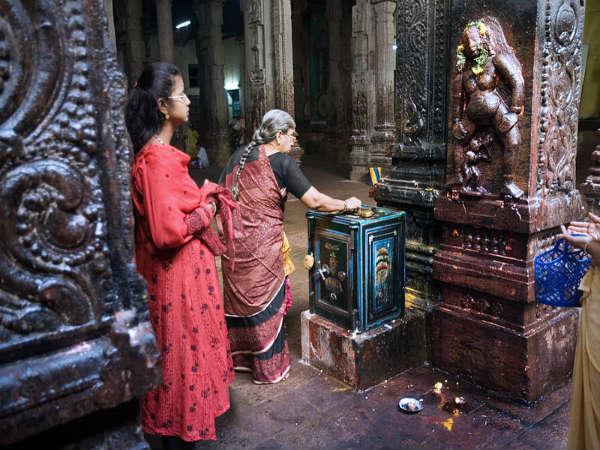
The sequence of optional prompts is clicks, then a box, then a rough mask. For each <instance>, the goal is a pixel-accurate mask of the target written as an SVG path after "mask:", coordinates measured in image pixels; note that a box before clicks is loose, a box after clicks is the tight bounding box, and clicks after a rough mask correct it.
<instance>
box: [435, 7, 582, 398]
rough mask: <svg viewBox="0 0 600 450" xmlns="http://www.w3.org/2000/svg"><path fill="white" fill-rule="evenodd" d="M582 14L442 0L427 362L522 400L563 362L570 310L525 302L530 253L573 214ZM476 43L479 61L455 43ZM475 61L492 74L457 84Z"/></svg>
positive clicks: (572, 336) (569, 344)
mask: <svg viewBox="0 0 600 450" xmlns="http://www.w3.org/2000/svg"><path fill="white" fill-rule="evenodd" d="M516 16H518V17H519V23H518V24H516V23H515V17H516ZM583 16H584V8H583V6H581V3H580V2H571V1H569V0H537V1H531V2H525V3H524V2H522V1H520V0H507V1H504V2H501V3H500V2H496V3H490V2H487V1H485V0H461V1H456V2H453V3H452V12H451V20H450V23H451V24H453V26H452V30H451V35H450V45H451V47H450V48H451V49H452V60H451V64H450V70H449V74H450V79H451V80H452V83H451V87H450V90H449V91H450V96H449V98H450V99H452V107H451V108H450V114H449V118H448V123H449V125H450V126H451V131H452V138H451V139H449V142H448V158H447V161H448V163H447V180H450V182H449V183H448V184H447V186H446V192H445V194H444V195H440V196H439V197H438V198H437V200H436V202H435V218H436V219H438V220H439V221H440V223H441V227H442V237H441V244H440V250H439V251H438V252H437V253H436V255H435V259H434V264H433V270H434V277H435V278H436V279H437V280H439V281H440V283H441V291H442V300H441V303H440V304H439V306H436V308H435V309H434V311H433V314H432V320H431V332H432V333H431V353H432V357H431V361H432V363H433V364H434V365H435V366H437V367H440V368H442V369H443V370H446V371H449V372H452V373H459V374H462V375H464V376H465V377H466V378H468V379H470V380H472V381H474V382H475V383H477V384H479V385H481V386H484V387H486V388H488V389H490V390H492V391H494V392H495V393H497V394H499V395H503V396H506V397H509V398H511V399H513V400H519V401H523V402H531V401H534V400H536V399H538V398H539V397H540V396H541V395H543V394H544V393H547V392H549V391H551V390H553V389H555V388H556V387H558V386H560V385H562V384H564V383H565V382H566V381H567V380H568V377H569V375H570V372H571V369H572V365H573V354H574V348H575V342H576V338H577V331H576V324H577V314H578V312H577V310H576V309H575V308H551V307H547V306H544V305H541V304H537V303H536V300H535V284H534V274H533V259H534V257H535V256H536V255H537V254H538V253H539V252H540V251H542V250H544V249H546V248H548V247H549V246H550V245H552V244H553V242H554V240H555V238H556V234H557V233H558V232H559V230H560V229H559V225H560V224H562V223H566V222H569V221H571V220H573V219H576V218H578V217H581V215H582V213H583V206H582V201H581V197H580V194H579V192H578V191H577V189H576V188H575V156H576V144H577V123H578V109H579V98H580V91H581V34H582V30H583ZM472 21H475V25H473V26H470V25H469V26H468V25H467V24H469V23H472ZM477 41H480V42H479V43H477ZM461 44H462V45H463V47H460V45H461ZM480 45H484V46H486V45H487V46H488V47H489V49H490V51H491V52H493V54H494V56H493V59H491V58H488V59H487V63H486V64H485V65H484V66H481V67H480V66H479V65H478V63H477V62H476V61H474V58H473V56H470V55H469V50H468V49H469V47H470V46H473V47H474V48H478V47H479V46H480ZM478 54H479V57H480V58H481V57H483V58H484V59H485V53H483V52H478ZM463 57H464V59H463ZM480 69H481V70H480ZM478 72H480V73H481V74H482V75H481V76H482V77H484V78H483V79H485V78H487V79H491V78H490V77H494V78H493V79H494V80H495V81H494V82H493V83H491V84H488V85H487V88H485V89H486V90H485V92H486V96H485V97H478V96H477V92H481V91H472V90H470V89H465V87H469V86H470V85H472V83H473V81H475V82H478V80H483V79H482V78H477V77H479V75H475V74H477V73H478ZM474 73H475V74H474ZM480 86H481V85H480ZM496 100H498V102H497V103H494V102H495V101H496ZM495 105H497V107H498V109H497V110H495ZM492 110H495V115H494V117H493V118H491V119H490V121H488V120H487V118H489V117H490V116H489V115H487V111H492Z"/></svg>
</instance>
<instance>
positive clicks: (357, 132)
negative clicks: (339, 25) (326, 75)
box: [350, 0, 375, 181]
mask: <svg viewBox="0 0 600 450" xmlns="http://www.w3.org/2000/svg"><path fill="white" fill-rule="evenodd" d="M371 17H372V11H371V5H370V4H369V0H357V2H356V5H354V6H353V7H352V137H351V138H350V145H351V152H350V163H351V164H352V170H351V172H350V178H352V179H353V180H362V181H364V180H366V178H367V177H368V173H369V150H370V147H371V138H370V132H371V129H372V126H373V115H374V108H373V103H374V102H373V99H374V98H375V92H374V88H373V71H372V70H371V68H370V67H369V54H370V50H371V47H372V44H371V45H370V41H369V31H370V25H371Z"/></svg>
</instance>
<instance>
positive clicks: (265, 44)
mask: <svg viewBox="0 0 600 450" xmlns="http://www.w3.org/2000/svg"><path fill="white" fill-rule="evenodd" d="M242 10H243V13H244V36H245V40H244V43H245V46H246V52H245V55H246V63H245V67H246V75H245V78H246V86H247V89H246V93H245V96H246V102H245V103H246V106H245V109H246V112H245V114H246V134H247V138H248V139H250V138H251V136H252V133H253V132H254V130H255V129H256V128H257V127H258V126H259V125H260V122H261V119H262V117H263V115H264V114H265V113H266V112H267V111H269V110H270V109H273V108H277V109H282V110H284V111H287V112H288V113H290V114H291V115H292V116H293V115H294V114H295V111H294V109H295V107H294V59H293V58H294V55H293V45H292V7H291V2H290V0H264V1H258V0H245V1H243V2H242ZM292 155H293V156H294V157H295V158H296V159H297V160H299V159H300V157H301V155H302V149H301V148H300V147H296V148H295V149H294V150H293V151H292Z"/></svg>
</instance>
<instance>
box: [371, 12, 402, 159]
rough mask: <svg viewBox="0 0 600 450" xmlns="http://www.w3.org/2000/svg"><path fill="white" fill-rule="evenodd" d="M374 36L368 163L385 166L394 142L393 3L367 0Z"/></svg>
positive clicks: (394, 41) (394, 40)
mask: <svg viewBox="0 0 600 450" xmlns="http://www.w3.org/2000/svg"><path fill="white" fill-rule="evenodd" d="M371 3H372V4H373V19H374V25H375V29H374V35H375V36H374V37H375V68H374V69H375V102H376V103H375V105H376V107H375V132H374V133H373V136H372V142H373V147H372V149H371V155H370V158H369V160H370V163H371V165H374V166H384V167H388V166H390V164H391V160H390V158H389V156H388V151H389V146H390V145H391V143H393V142H394V138H395V127H394V69H395V67H394V65H395V55H394V53H395V51H394V45H395V43H396V39H395V28H396V27H395V24H394V11H395V9H396V2H395V1H390V0H371Z"/></svg>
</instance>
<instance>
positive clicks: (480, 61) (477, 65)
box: [456, 20, 490, 75]
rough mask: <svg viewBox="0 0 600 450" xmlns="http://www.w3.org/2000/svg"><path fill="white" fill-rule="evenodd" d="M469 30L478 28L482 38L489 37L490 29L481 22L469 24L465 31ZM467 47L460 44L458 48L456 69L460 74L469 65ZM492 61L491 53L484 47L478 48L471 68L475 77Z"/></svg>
mask: <svg viewBox="0 0 600 450" xmlns="http://www.w3.org/2000/svg"><path fill="white" fill-rule="evenodd" d="M469 28H477V29H478V30H479V35H480V36H481V37H485V36H487V33H488V29H487V27H486V26H485V24H484V23H483V22H482V21H481V20H476V21H473V22H469V24H468V25H467V26H466V27H465V31H466V30H468V29H469ZM464 50H465V46H464V44H460V45H459V46H458V47H456V68H457V69H458V71H459V72H462V71H463V70H464V68H465V65H466V64H467V58H466V56H465V53H464ZM488 59H490V52H489V50H488V49H487V48H485V47H484V46H483V45H479V46H478V47H477V56H475V58H473V66H472V67H471V72H473V73H474V74H475V75H479V74H480V73H482V72H483V68H484V67H485V65H486V64H487V62H488Z"/></svg>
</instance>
